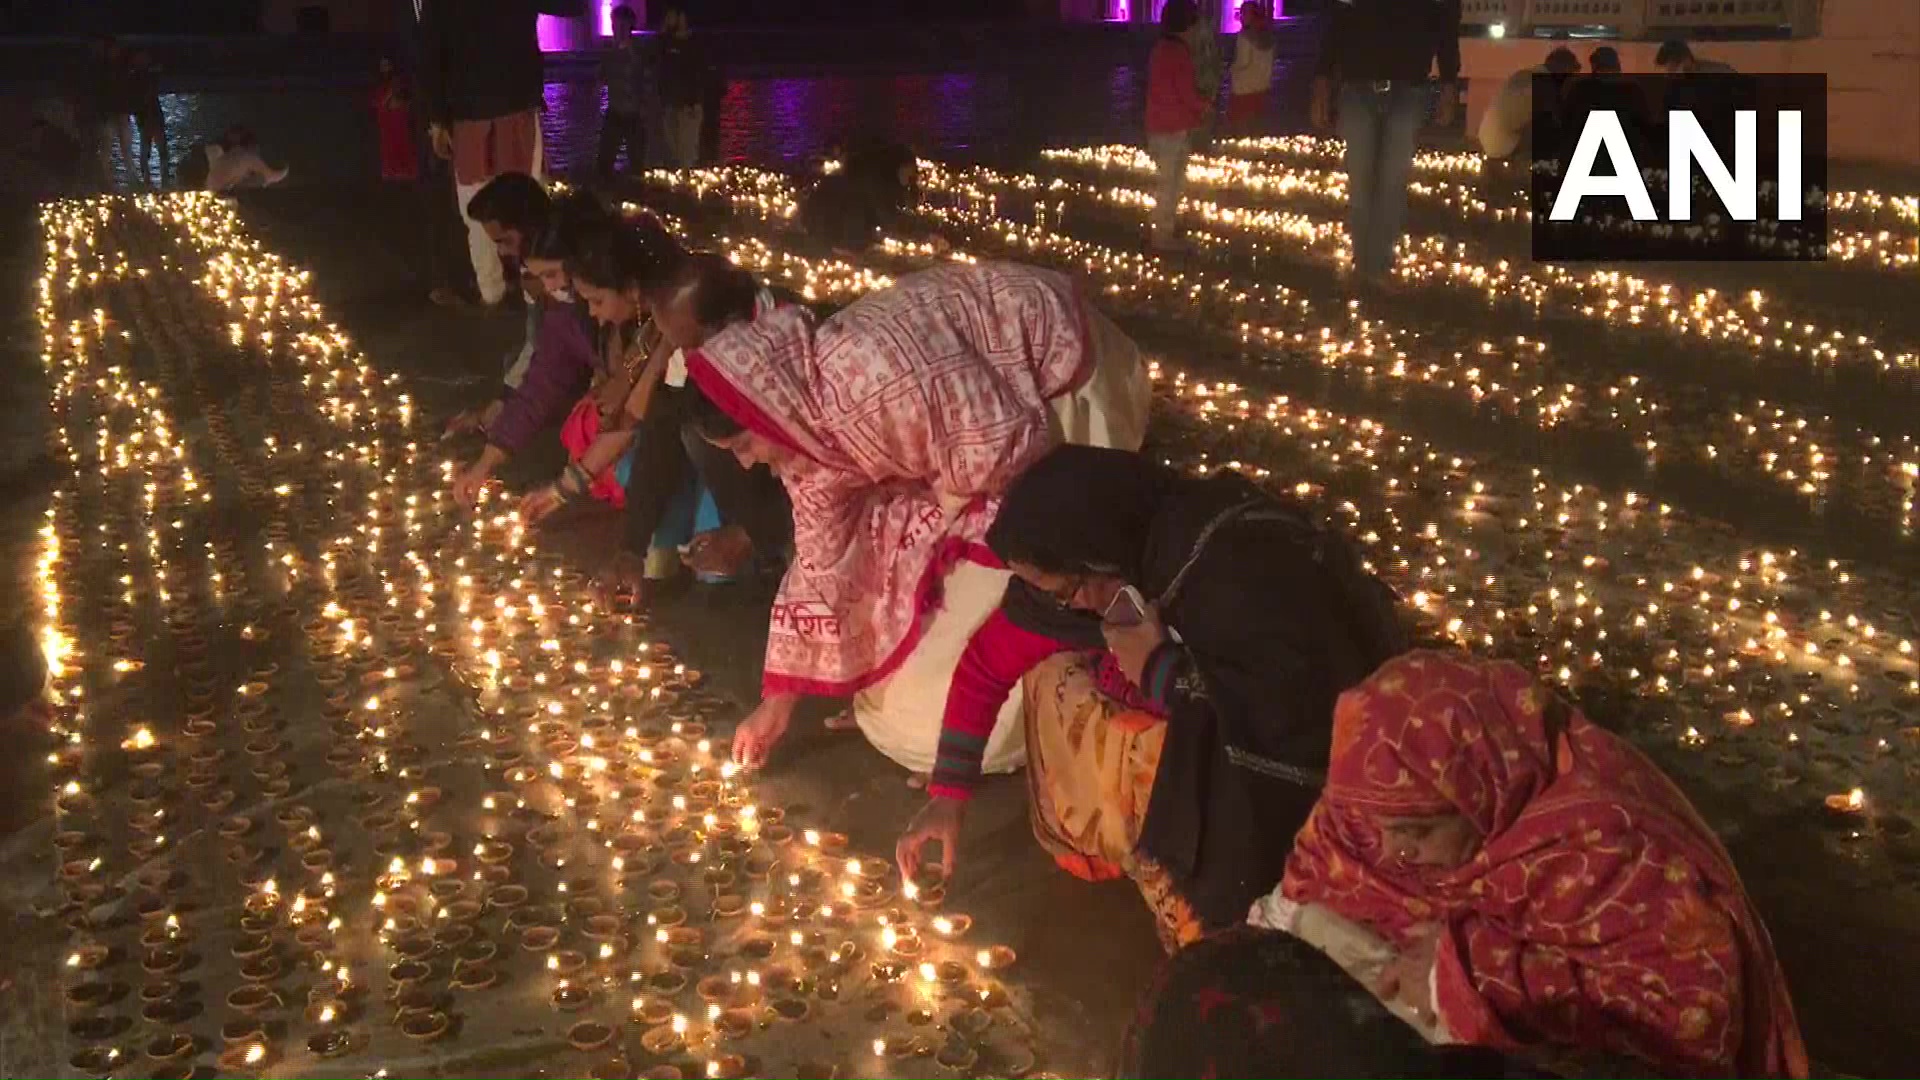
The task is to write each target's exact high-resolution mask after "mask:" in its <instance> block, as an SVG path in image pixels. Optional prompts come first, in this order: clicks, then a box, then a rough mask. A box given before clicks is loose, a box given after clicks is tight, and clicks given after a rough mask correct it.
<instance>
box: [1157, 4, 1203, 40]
mask: <svg viewBox="0 0 1920 1080" xmlns="http://www.w3.org/2000/svg"><path fill="white" fill-rule="evenodd" d="M1199 21H1200V9H1199V8H1198V7H1197V6H1196V5H1195V4H1194V2H1193V0H1167V6H1166V7H1164V8H1161V9H1160V30H1161V32H1162V33H1166V34H1184V33H1186V32H1187V31H1188V30H1189V29H1191V28H1192V27H1193V24H1194V23H1196V22H1199Z"/></svg>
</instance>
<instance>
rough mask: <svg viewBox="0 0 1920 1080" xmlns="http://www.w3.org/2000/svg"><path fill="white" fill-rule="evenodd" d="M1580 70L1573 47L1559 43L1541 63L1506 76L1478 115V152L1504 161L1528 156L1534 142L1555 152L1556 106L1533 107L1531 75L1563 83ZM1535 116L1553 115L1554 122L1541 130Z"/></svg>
mask: <svg viewBox="0 0 1920 1080" xmlns="http://www.w3.org/2000/svg"><path fill="white" fill-rule="evenodd" d="M1579 71H1580V58H1579V57H1577V56H1575V55H1573V50H1572V49H1569V48H1566V47H1565V46H1560V47H1557V48H1555V49H1554V50H1553V51H1552V52H1550V53H1548V54H1547V58H1546V60H1545V61H1544V62H1543V63H1541V64H1538V65H1536V66H1534V67H1528V68H1521V69H1520V70H1519V71H1516V72H1514V73H1513V74H1512V75H1509V76H1507V81H1506V82H1504V83H1502V84H1501V85H1500V93H1499V94H1498V95H1496V96H1495V97H1494V99H1493V104H1491V105H1489V106H1488V107H1487V111H1486V112H1485V113H1484V114H1482V115H1481V117H1480V130H1479V138H1480V152H1481V153H1483V154H1485V155H1486V156H1487V157H1488V158H1492V159H1497V160H1502V161H1505V160H1517V159H1521V158H1526V157H1528V156H1529V155H1530V154H1532V153H1533V148H1534V147H1535V146H1536V145H1537V146H1539V147H1540V148H1541V149H1542V150H1545V151H1547V152H1548V153H1552V152H1554V151H1557V150H1558V149H1559V132H1558V128H1559V123H1558V119H1559V109H1557V108H1553V107H1548V108H1543V109H1535V108H1534V100H1533V81H1534V76H1535V75H1553V76H1557V77H1558V78H1557V80H1555V82H1556V83H1558V84H1560V85H1564V80H1566V79H1567V78H1568V77H1569V76H1572V75H1575V74H1577V73H1578V72H1579ZM1538 115H1545V116H1551V117H1554V123H1553V124H1552V125H1551V126H1550V128H1549V129H1544V130H1543V129H1541V128H1539V127H1538V126H1537V125H1536V124H1535V123H1534V118H1535V117H1536V116H1538Z"/></svg>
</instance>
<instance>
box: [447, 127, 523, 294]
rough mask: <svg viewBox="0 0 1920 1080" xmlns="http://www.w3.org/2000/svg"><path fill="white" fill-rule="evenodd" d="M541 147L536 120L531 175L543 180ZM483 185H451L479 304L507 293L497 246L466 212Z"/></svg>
mask: <svg viewBox="0 0 1920 1080" xmlns="http://www.w3.org/2000/svg"><path fill="white" fill-rule="evenodd" d="M545 149H546V147H545V146H544V144H543V142H542V136H541V134H540V125H539V123H538V121H537V120H536V122H535V124H534V128H533V175H534V177H535V178H537V179H541V180H544V179H546V162H545V161H544V160H543V159H544V158H545V157H546V154H545ZM486 186H487V184H486V181H484V180H483V181H481V182H480V183H478V184H455V185H454V193H455V195H456V196H457V197H458V198H459V200H460V217H461V218H462V219H463V220H465V221H466V223H467V257H468V258H469V259H471V260H473V284H474V286H475V287H476V288H477V289H479V291H480V302H481V303H484V304H497V303H499V302H500V301H501V300H502V299H504V298H505V297H506V295H507V271H506V267H504V266H502V265H501V264H500V249H499V248H497V247H495V246H494V244H493V238H492V237H490V236H488V235H487V230H486V229H485V228H483V227H482V226H481V224H480V223H479V222H477V221H475V220H473V216H472V215H471V214H468V213H467V207H468V206H469V205H471V204H472V203H473V197H474V196H475V195H476V194H478V193H479V191H480V189H481V188H483V187H486Z"/></svg>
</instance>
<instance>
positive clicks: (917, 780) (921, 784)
mask: <svg viewBox="0 0 1920 1080" xmlns="http://www.w3.org/2000/svg"><path fill="white" fill-rule="evenodd" d="M931 779H932V777H930V776H928V775H927V774H926V773H923V772H917V773H908V774H907V786H908V787H910V788H912V789H913V790H915V791H925V790H926V789H927V782H928V781H929V780H931Z"/></svg>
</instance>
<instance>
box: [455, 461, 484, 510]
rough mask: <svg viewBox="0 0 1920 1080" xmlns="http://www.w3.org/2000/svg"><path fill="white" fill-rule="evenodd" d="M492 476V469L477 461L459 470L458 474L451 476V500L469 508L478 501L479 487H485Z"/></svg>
mask: <svg viewBox="0 0 1920 1080" xmlns="http://www.w3.org/2000/svg"><path fill="white" fill-rule="evenodd" d="M492 477H493V470H492V469H490V468H487V467H486V465H485V464H483V463H479V462H476V463H475V464H473V465H469V466H468V467H466V468H464V469H462V470H460V475H459V476H456V477H454V478H453V501H454V502H456V503H459V504H460V505H461V507H463V508H466V509H471V508H472V507H473V504H474V503H477V502H479V501H480V489H481V488H484V487H486V486H487V481H488V480H489V479H491V478H492Z"/></svg>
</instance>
